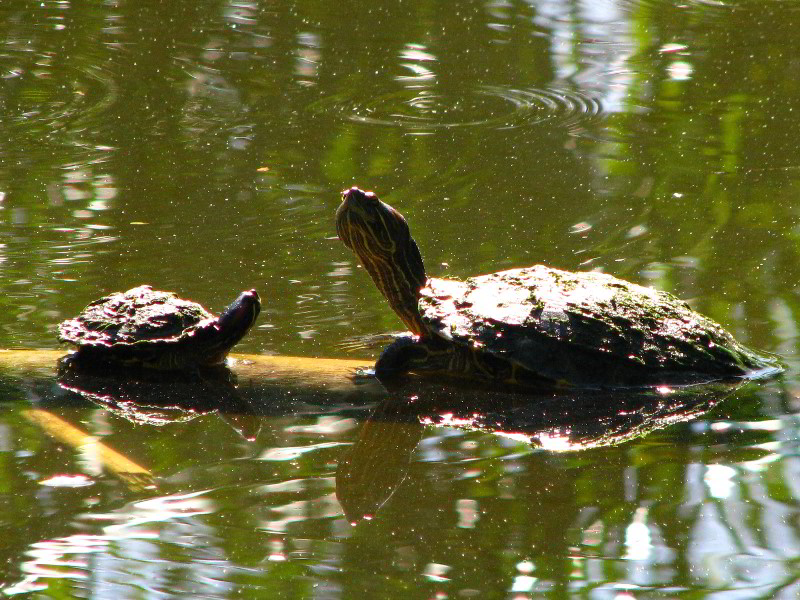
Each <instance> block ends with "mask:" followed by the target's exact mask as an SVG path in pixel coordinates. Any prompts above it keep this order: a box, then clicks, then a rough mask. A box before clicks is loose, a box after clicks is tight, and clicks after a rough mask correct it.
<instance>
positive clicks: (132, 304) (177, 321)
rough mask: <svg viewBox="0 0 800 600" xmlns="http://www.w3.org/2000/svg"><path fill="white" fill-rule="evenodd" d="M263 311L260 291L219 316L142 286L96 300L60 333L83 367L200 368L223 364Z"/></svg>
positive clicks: (245, 295) (246, 294)
mask: <svg viewBox="0 0 800 600" xmlns="http://www.w3.org/2000/svg"><path fill="white" fill-rule="evenodd" d="M260 310H261V301H260V299H259V297H258V294H257V293H256V291H255V290H249V291H247V292H242V293H241V294H240V295H239V297H238V298H237V299H236V300H235V301H234V302H233V303H232V304H231V305H230V306H229V307H228V308H227V309H226V310H225V311H224V312H223V313H222V314H221V315H220V316H219V317H215V316H214V315H212V314H211V313H210V312H208V311H207V310H206V309H205V308H203V307H202V306H201V305H199V304H197V303H196V302H191V301H189V300H183V299H182V298H179V297H178V296H176V295H175V294H173V293H172V292H162V291H158V290H154V289H153V288H151V287H150V286H149V285H141V286H139V287H135V288H132V289H130V290H128V291H127V292H117V293H114V294H111V295H109V296H105V297H103V298H100V299H99V300H95V301H94V302H92V303H91V304H89V305H88V306H87V307H86V308H85V309H84V310H83V311H82V312H81V314H79V315H78V316H77V317H75V318H74V319H69V320H67V321H64V322H62V323H61V324H60V325H59V328H58V331H59V339H60V340H61V341H62V342H68V343H70V344H72V345H74V346H76V347H77V352H76V353H75V354H74V355H73V357H72V359H73V360H76V361H78V362H79V363H80V364H85V365H91V364H94V363H98V362H100V363H111V364H115V365H119V366H135V367H145V368H149V369H158V370H161V371H172V370H183V369H195V368H198V367H211V366H216V365H221V364H222V363H223V362H224V361H225V357H226V356H227V355H228V352H229V351H230V349H231V348H232V347H233V346H234V345H235V344H236V343H237V342H238V341H239V340H241V339H242V337H244V335H245V334H246V333H247V331H248V330H249V329H250V327H251V326H252V325H253V323H255V320H256V317H257V316H258V313H259V312H260Z"/></svg>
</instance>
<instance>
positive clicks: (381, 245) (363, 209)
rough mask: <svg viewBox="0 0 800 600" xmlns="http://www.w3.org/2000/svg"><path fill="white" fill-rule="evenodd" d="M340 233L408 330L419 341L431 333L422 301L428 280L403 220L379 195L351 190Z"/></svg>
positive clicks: (338, 213)
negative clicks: (416, 336)
mask: <svg viewBox="0 0 800 600" xmlns="http://www.w3.org/2000/svg"><path fill="white" fill-rule="evenodd" d="M336 231H337V233H338V234H339V239H340V240H342V242H344V245H345V246H347V247H348V248H350V249H351V250H352V251H353V252H355V253H356V255H357V256H358V259H359V261H361V264H362V265H364V268H365V269H366V270H367V272H368V273H369V274H370V276H371V277H372V280H373V281H374V282H375V285H377V286H378V289H379V290H380V291H381V293H382V294H383V295H384V296H385V297H386V299H387V300H388V301H389V304H390V305H391V307H392V308H393V309H394V311H395V312H396V313H397V315H398V316H399V317H400V318H401V319H402V320H403V322H404V323H405V324H406V326H407V327H408V328H409V329H410V330H411V331H412V332H413V333H415V334H417V335H421V334H423V333H424V332H425V331H426V330H427V327H426V326H425V324H424V323H423V321H422V317H421V315H420V313H419V308H418V307H417V301H418V300H419V291H420V290H421V289H422V288H423V287H425V282H426V281H427V276H426V275H425V266H424V265H423V263H422V256H421V255H420V253H419V248H418V247H417V243H416V242H415V241H414V238H412V237H411V232H410V231H409V229H408V223H406V220H405V218H404V217H403V215H401V214H400V213H399V212H397V211H396V210H395V209H393V208H392V207H391V206H389V205H388V204H386V203H384V202H381V201H380V200H379V199H378V197H377V196H376V195H375V194H374V193H372V192H364V191H362V190H360V189H358V188H357V187H352V188H350V189H349V190H345V191H344V192H342V204H341V205H340V206H339V209H338V210H337V211H336Z"/></svg>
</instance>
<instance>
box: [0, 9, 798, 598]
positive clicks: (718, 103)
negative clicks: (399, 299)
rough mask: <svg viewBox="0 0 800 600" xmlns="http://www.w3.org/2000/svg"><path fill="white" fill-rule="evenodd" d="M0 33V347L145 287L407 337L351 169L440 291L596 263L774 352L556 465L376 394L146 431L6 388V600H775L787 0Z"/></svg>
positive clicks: (213, 18)
mask: <svg viewBox="0 0 800 600" xmlns="http://www.w3.org/2000/svg"><path fill="white" fill-rule="evenodd" d="M0 32H2V35H0V39H1V40H2V42H0V306H2V310H0V347H4V348H55V347H56V345H57V344H56V342H55V327H56V325H57V323H58V322H59V321H61V320H62V319H64V318H67V317H70V316H73V315H74V314H76V313H77V312H78V311H79V310H80V309H81V308H82V307H83V306H84V305H85V304H86V303H87V302H89V301H90V300H93V299H95V298H97V297H99V296H100V295H102V294H103V293H106V292H110V291H117V290H123V289H127V288H129V287H133V286H135V285H139V284H142V283H149V284H151V285H153V286H154V287H157V288H162V289H169V290H174V291H176V292H179V293H180V294H181V295H183V296H185V297H188V298H192V299H194V300H197V301H199V302H202V303H203V304H204V305H206V306H207V307H209V308H210V309H212V310H215V311H219V310H221V309H222V308H224V307H225V306H226V305H227V304H228V303H229V302H230V301H231V300H232V299H233V298H234V297H235V296H236V295H237V294H238V292H239V291H241V290H243V289H249V288H253V287H254V288H256V289H258V291H259V292H260V294H261V296H262V299H263V301H264V311H263V312H262V315H261V317H260V319H259V322H258V325H257V327H256V328H255V329H254V330H253V331H252V332H251V334H250V335H249V336H248V337H247V338H246V339H245V340H244V341H243V342H242V344H241V346H240V349H241V351H243V352H249V353H254V354H281V355H296V356H301V357H338V358H363V359H366V360H367V362H368V361H369V360H371V359H373V358H374V356H375V355H376V354H377V352H378V351H379V345H378V347H372V346H371V345H369V344H364V343H362V342H361V341H360V340H362V339H363V336H368V335H373V334H382V333H386V332H391V331H398V330H400V329H401V328H402V326H401V323H400V321H399V320H398V319H397V317H396V316H395V315H394V314H393V313H392V312H391V309H389V307H388V306H387V304H386V303H385V301H384V300H383V299H382V298H381V296H380V295H379V293H378V292H377V290H375V289H374V287H373V285H372V283H371V281H370V280H369V278H368V277H367V276H366V274H365V273H364V272H363V269H361V268H360V267H358V265H357V263H356V261H355V260H354V257H353V256H352V255H351V254H350V252H349V251H348V250H347V249H346V248H345V247H344V246H343V245H342V244H341V243H340V242H338V241H337V240H336V239H333V238H334V237H335V229H334V227H333V213H334V211H335V209H336V206H337V205H338V202H339V197H338V194H339V191H340V190H342V189H344V188H347V187H350V186H352V185H359V186H362V187H364V188H368V189H373V190H375V191H376V192H377V193H378V194H379V195H380V196H381V197H382V198H383V199H385V200H387V201H388V202H390V203H392V204H393V205H394V206H396V207H397V208H398V209H399V210H400V211H401V212H403V213H404V214H405V215H406V216H407V217H408V220H409V223H410V224H411V228H412V233H413V234H414V236H415V238H416V239H417V241H418V243H419V245H420V248H421V251H422V254H423V258H424V259H425V263H426V267H427V270H428V272H429V273H430V274H431V275H440V276H442V275H443V276H467V275H473V274H477V273H483V272H489V271H493V270H499V269H503V268H511V267H518V266H526V265H530V264H534V263H540V262H541V263H546V264H549V265H551V266H554V267H559V268H565V269H571V270H590V269H598V270H602V271H605V272H608V273H611V274H614V275H617V276H620V277H623V278H626V279H629V280H632V281H635V282H637V283H642V284H646V285H652V286H654V287H657V288H659V289H663V290H667V291H670V292H673V293H676V294H678V295H679V296H681V297H683V298H685V299H686V300H688V301H689V302H690V303H691V304H692V306H693V307H694V308H696V309H698V310H700V311H701V312H703V313H705V314H707V315H709V316H711V317H712V318H714V319H715V320H717V321H719V322H721V323H722V324H724V325H725V326H726V327H727V328H729V329H730V330H731V331H732V332H734V333H735V334H736V336H737V338H739V339H740V340H741V341H742V342H744V343H746V344H748V345H750V346H753V347H756V348H760V349H763V350H765V351H769V352H773V353H776V354H778V355H780V356H781V357H782V358H783V360H784V362H785V364H786V366H787V373H786V376H785V377H783V378H782V379H779V380H777V381H772V382H767V383H758V384H752V385H749V386H746V387H744V388H741V389H739V390H736V391H735V392H734V393H733V394H732V395H729V396H727V397H725V398H724V399H722V400H720V401H719V402H715V403H713V404H712V405H710V406H707V407H705V408H704V410H702V411H699V412H698V414H697V415H694V418H692V419H689V420H684V421H682V422H679V423H674V424H672V425H669V426H665V427H659V428H657V430H655V431H652V432H650V433H649V434H648V435H643V436H639V437H637V436H633V438H632V439H627V441H623V440H616V441H617V442H619V443H615V444H613V445H603V444H599V445H596V446H593V447H591V448H584V449H579V450H575V449H571V450H568V449H566V448H563V447H559V444H558V443H557V440H556V442H552V440H550V441H551V442H552V443H550V444H549V445H548V443H541V439H539V438H537V439H539V443H534V442H533V441H531V440H530V439H521V438H518V437H509V436H502V435H497V434H496V433H493V432H492V431H491V430H490V429H488V428H487V427H483V428H481V427H477V426H474V425H475V423H472V426H465V424H464V423H462V422H455V421H452V420H451V421H447V420H446V419H439V420H425V419H422V422H423V426H420V420H419V419H416V420H415V419H409V418H408V417H407V415H406V416H403V417H401V416H399V415H394V416H392V417H391V418H386V419H384V420H383V421H378V422H388V423H389V425H386V428H387V429H386V430H384V429H383V428H382V427H379V428H375V427H371V426H370V425H369V424H370V423H375V422H376V421H375V420H370V419H369V415H370V414H371V413H373V412H374V411H378V412H380V411H379V410H378V409H379V408H380V406H381V404H380V401H379V400H376V397H374V396H371V395H369V394H364V395H359V394H354V395H352V396H347V397H346V399H342V398H341V397H322V398H316V397H315V399H314V400H313V402H312V401H310V400H309V401H306V400H305V398H304V397H303V398H301V400H302V403H300V401H299V400H298V402H296V403H291V402H288V401H287V402H288V404H281V401H280V399H281V398H291V397H292V395H293V394H295V395H297V394H299V392H297V390H294V389H293V388H286V389H282V390H281V391H280V392H276V393H275V395H274V397H271V399H270V400H269V402H270V403H271V404H270V406H271V407H272V408H273V410H257V411H255V414H250V413H248V412H247V411H244V410H243V411H237V410H236V409H230V410H227V411H223V412H222V413H214V412H200V413H190V414H188V416H187V415H183V416H181V417H180V418H178V417H176V416H175V415H172V416H170V417H169V418H167V417H164V418H161V419H159V418H155V417H154V418H153V419H151V420H149V421H146V422H141V421H136V419H135V418H134V416H135V415H131V414H127V415H126V414H124V412H119V411H117V412H115V411H113V410H110V408H109V407H108V406H104V405H102V404H98V403H96V402H94V403H93V402H91V401H89V400H87V399H86V398H85V397H81V396H77V395H75V394H74V393H69V392H66V391H64V390H63V389H62V388H60V387H58V386H57V385H56V384H55V383H54V382H53V381H52V380H50V379H47V378H45V379H44V380H41V381H40V380H36V381H27V383H26V385H23V386H22V387H20V380H19V378H18V377H12V378H11V379H9V381H8V382H6V381H3V382H2V384H1V385H0V390H3V392H2V393H3V394H4V402H3V404H2V406H0V469H2V477H0V480H2V482H3V483H2V484H0V488H1V489H0V504H1V505H2V506H3V508H4V510H3V517H0V528H2V531H3V537H4V538H5V540H6V544H5V545H0V558H1V560H0V564H2V565H3V566H2V567H0V589H2V590H3V591H4V592H5V593H7V594H14V593H28V592H30V591H31V590H39V592H38V595H39V596H40V597H97V598H104V597H109V596H110V595H115V596H116V595H119V596H122V597H132V596H147V597H151V596H161V595H166V596H182V595H195V596H203V597H224V598H228V597H237V596H238V597H280V598H356V597H370V598H373V597H374V598H384V597H385V598H396V597H409V598H432V597H436V598H446V597H447V598H450V597H452V598H470V597H481V598H501V597H502V598H529V597H552V598H562V597H580V598H589V597H591V598H626V599H627V598H667V597H669V598H675V597H687V598H688V597H692V598H695V597H745V598H759V597H763V598H795V597H797V595H798V594H799V593H800V589H799V588H798V585H800V584H798V577H797V572H798V558H799V557H800V538H799V537H798V533H800V532H799V529H800V528H799V527H798V524H799V523H798V497H799V496H800V490H799V489H798V487H797V481H798V477H797V476H798V462H797V454H798V452H797V451H798V439H800V435H799V434H798V416H797V415H798V410H799V409H798V400H797V396H798V392H797V390H798V389H800V386H799V385H798V333H797V331H798V318H799V317H798V315H800V299H799V298H798V288H797V282H798V280H799V279H800V255H799V251H798V249H799V248H800V246H799V245H798V244H799V242H798V234H799V233H800V229H798V222H800V220H799V219H798V217H800V215H799V214H798V207H800V202H798V199H797V197H798V192H799V191H800V189H799V188H800V185H798V184H800V168H799V167H800V164H798V159H797V156H798V141H797V140H798V139H800V131H798V125H797V121H798V120H797V112H798V110H800V90H798V87H797V84H796V82H797V81H798V73H797V68H798V67H797V61H796V59H795V57H796V41H797V39H798V37H799V36H800V4H798V3H796V2H791V1H790V2H755V1H747V0H740V1H721V2H705V1H691V2H683V3H679V4H676V3H672V2H663V1H660V0H639V1H628V0H619V1H617V2H613V1H608V2H606V1H603V2H590V1H584V2H580V1H578V2H568V3H564V2H549V1H534V0H530V1H516V0H514V1H510V2H494V1H491V2H471V1H470V2H461V3H458V5H457V6H456V5H453V6H450V5H448V6H443V5H441V3H436V2H427V1H424V0H412V1H410V2H402V3H389V2H384V3H372V4H369V5H367V4H364V3H361V2H341V3H337V4H336V5H335V6H334V5H333V4H331V3H328V2H318V1H307V2H302V3H287V2H272V3H266V2H232V3H226V2H218V1H202V2H197V1H189V0H175V1H172V2H150V1H148V2H135V3H125V2H119V1H117V0H108V1H105V2H72V3H69V2H51V1H45V2H40V3H30V2H23V1H21V0H5V1H4V2H3V3H2V5H0ZM353 340H355V341H353ZM354 348H355V350H353V349H354ZM23 383H25V382H23ZM19 390H24V391H22V392H20V391H19ZM298 397H299V396H298ZM378 397H380V393H379V394H378ZM262 400H264V399H263V398H262ZM264 401H265V400H264ZM265 402H266V401H265ZM301 405H302V406H303V407H304V408H302V409H300V408H298V407H299V406H301ZM33 408H41V409H42V410H46V411H48V412H49V413H51V414H53V415H55V416H57V417H58V418H59V419H62V420H63V421H65V422H67V423H70V424H72V426H74V427H76V428H78V429H80V430H81V431H84V432H88V433H91V434H92V435H94V436H97V437H98V438H100V439H102V440H103V441H105V442H107V443H108V444H109V446H110V447H113V448H114V449H115V450H116V451H118V452H119V453H121V454H122V455H123V456H125V457H127V458H128V459H129V460H131V461H133V462H134V463H136V464H138V465H141V466H142V467H143V468H145V469H146V470H147V471H148V472H149V473H151V474H153V476H154V477H155V478H156V481H157V485H156V487H155V488H151V487H147V486H144V487H142V486H137V485H131V484H130V482H128V481H126V480H125V479H124V478H120V477H119V476H117V475H115V473H114V472H113V470H109V469H108V468H107V467H105V468H104V467H102V466H98V463H97V462H96V461H93V460H90V459H89V458H87V455H86V453H85V452H84V453H81V452H79V451H76V450H75V448H73V447H72V446H71V445H70V444H69V443H67V442H65V441H64V440H60V439H58V438H56V437H53V435H52V433H48V429H47V428H46V427H43V426H42V425H41V424H39V422H38V421H35V420H31V418H30V413H29V412H28V411H30V410H32V409H33ZM261 408H262V409H263V408H264V407H261ZM240 412H241V414H239V413H240ZM440 412H442V413H446V411H444V410H443V411H440ZM390 416H391V415H390ZM603 423H605V422H603ZM459 424H460V425H462V426H461V427H458V426H456V425H459ZM662 425H666V424H662ZM370 431H377V432H378V435H377V437H378V438H379V439H380V438H381V436H384V437H385V438H386V439H387V440H388V443H387V444H388V446H391V447H395V448H396V450H395V451H394V452H388V453H387V452H384V453H383V454H379V455H378V456H379V458H380V460H379V461H378V462H377V464H376V465H375V466H374V467H373V470H374V471H376V472H380V467H381V465H386V469H385V470H386V472H387V475H386V478H387V479H391V480H392V481H393V482H389V483H386V482H384V483H383V485H382V487H383V489H391V490H392V493H391V495H390V497H389V498H388V499H386V498H382V496H380V494H378V496H379V497H381V498H382V499H383V500H384V502H383V503H382V504H380V506H378V507H377V508H376V510H374V511H373V512H374V514H371V515H370V516H371V517H372V518H371V520H369V521H362V522H360V523H359V524H358V525H356V526H352V525H351V524H350V521H351V518H349V516H348V515H347V514H346V513H347V506H342V502H341V498H340V497H339V496H337V489H339V491H340V487H341V486H339V487H338V488H337V483H338V482H337V473H338V472H339V471H340V465H348V464H351V463H352V459H351V458H348V457H352V455H353V450H352V449H353V448H358V447H359V444H358V442H359V440H363V439H368V438H369V435H370V433H369V432H370ZM642 433H644V432H642ZM545 442H547V440H545ZM362 446H363V444H362ZM368 447H369V446H368ZM383 450H385V448H384V449H383ZM392 461H394V462H392ZM390 463H391V464H390ZM398 465H399V466H398ZM390 467H391V468H390ZM342 469H344V467H342ZM392 474H393V475H392ZM392 478H393V479H392ZM378 487H381V486H378ZM362 495H363V494H362ZM384 495H385V494H384ZM368 499H369V501H370V502H372V503H373V505H374V504H375V503H378V501H377V500H375V499H374V498H372V497H369V498H368ZM365 502H366V501H365ZM345 504H346V502H345ZM356 512H358V511H356ZM32 595H34V596H36V595H37V593H32Z"/></svg>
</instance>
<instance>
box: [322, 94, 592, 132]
mask: <svg viewBox="0 0 800 600" xmlns="http://www.w3.org/2000/svg"><path fill="white" fill-rule="evenodd" d="M311 110H313V111H314V112H317V113H323V114H334V115H337V116H338V117H340V118H343V119H345V120H349V121H354V122H357V123H367V124H370V125H381V126H390V127H402V128H406V129H410V130H417V131H421V130H430V129H445V128H454V127H489V128H494V129H508V128H516V127H522V126H527V125H532V124H537V123H543V122H549V123H553V124H561V125H570V126H573V125H577V124H586V123H588V122H591V121H594V120H596V119H597V118H598V117H601V116H602V115H603V105H602V102H601V101H600V100H599V99H598V98H595V97H592V96H590V95H589V94H587V93H585V92H583V91H580V90H571V89H563V88H555V87H553V88H525V89H516V88H511V87H504V86H489V85H485V86H480V87H477V88H475V89H474V90H472V91H471V93H468V94H467V95H465V96H461V97H451V96H447V95H445V94H441V93H437V92H436V91H433V90H430V89H425V90H419V89H407V90H401V91H398V92H394V93H389V94H384V95H379V96H374V97H371V98H367V99H365V100H361V99H357V98H342V97H341V96H337V97H330V98H325V99H323V100H320V101H318V102H316V103H314V104H313V105H311Z"/></svg>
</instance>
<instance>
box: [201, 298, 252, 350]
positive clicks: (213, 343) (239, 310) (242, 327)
mask: <svg viewBox="0 0 800 600" xmlns="http://www.w3.org/2000/svg"><path fill="white" fill-rule="evenodd" d="M259 312H261V299H260V298H259V297H258V293H257V292H256V291H255V290H249V291H247V292H242V293H241V294H239V297H238V298H236V300H234V301H233V303H232V304H231V305H230V306H228V308H226V309H225V310H224V311H223V313H222V314H221V315H220V316H219V317H217V318H216V319H207V320H205V321H203V322H202V323H200V324H199V325H198V326H197V328H196V330H195V332H194V336H195V339H196V342H195V343H196V344H197V348H198V351H199V352H200V353H201V354H202V355H203V356H204V359H203V360H202V361H201V362H203V363H204V364H208V365H214V364H220V363H221V362H222V361H223V360H225V357H226V356H227V355H228V352H229V351H230V349H231V348H233V346H235V345H236V343H237V342H238V341H239V340H241V339H242V338H243V337H244V335H245V334H246V333H247V332H248V331H249V330H250V327H252V326H253V323H255V322H256V317H258V313H259Z"/></svg>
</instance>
